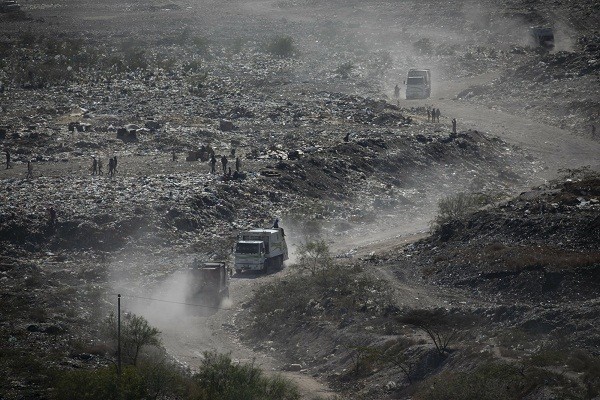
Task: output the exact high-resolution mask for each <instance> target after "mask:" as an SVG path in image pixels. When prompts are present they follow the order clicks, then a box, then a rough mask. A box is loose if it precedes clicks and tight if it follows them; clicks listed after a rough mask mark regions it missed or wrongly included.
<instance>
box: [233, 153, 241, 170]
mask: <svg viewBox="0 0 600 400" xmlns="http://www.w3.org/2000/svg"><path fill="white" fill-rule="evenodd" d="M240 168H242V160H240V156H237V157H236V158H235V170H236V171H237V172H240Z"/></svg>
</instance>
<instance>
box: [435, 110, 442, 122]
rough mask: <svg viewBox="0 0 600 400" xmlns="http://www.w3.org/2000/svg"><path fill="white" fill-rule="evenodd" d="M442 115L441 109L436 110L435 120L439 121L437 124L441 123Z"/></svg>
mask: <svg viewBox="0 0 600 400" xmlns="http://www.w3.org/2000/svg"><path fill="white" fill-rule="evenodd" d="M441 114H442V113H441V112H440V109H439V108H438V109H437V110H435V118H436V120H437V122H440V115H441Z"/></svg>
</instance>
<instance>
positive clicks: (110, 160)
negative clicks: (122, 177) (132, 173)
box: [108, 158, 115, 177]
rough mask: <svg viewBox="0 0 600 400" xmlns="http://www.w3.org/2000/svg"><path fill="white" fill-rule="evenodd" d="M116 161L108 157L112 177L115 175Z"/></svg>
mask: <svg viewBox="0 0 600 400" xmlns="http://www.w3.org/2000/svg"><path fill="white" fill-rule="evenodd" d="M114 164H115V163H114V161H113V159H112V158H109V159H108V175H110V176H111V177H112V176H113V174H114V172H115V165H114Z"/></svg>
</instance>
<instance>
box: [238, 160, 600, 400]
mask: <svg viewBox="0 0 600 400" xmlns="http://www.w3.org/2000/svg"><path fill="white" fill-rule="evenodd" d="M598 182H599V181H598V174H597V173H596V172H590V171H586V170H583V171H581V170H579V171H569V174H568V177H566V178H563V179H559V180H557V181H555V182H553V183H550V184H548V185H544V186H540V187H536V188H533V189H532V190H530V191H527V192H524V193H522V194H520V195H518V196H516V197H513V198H511V199H510V200H504V201H502V202H500V203H498V204H491V205H488V206H487V207H485V208H484V209H482V210H480V211H476V212H474V213H470V214H468V215H467V216H466V217H464V218H460V219H454V220H451V221H449V222H447V223H444V224H442V225H441V226H439V228H437V229H436V230H434V231H433V233H432V235H431V236H430V237H428V238H426V239H423V240H420V241H418V242H416V243H414V244H410V245H408V246H405V247H403V248H393V249H391V250H390V251H388V252H383V253H380V254H373V255H371V256H368V257H363V258H361V259H357V260H350V261H341V262H340V264H338V265H337V266H333V267H330V268H329V269H323V270H317V271H316V272H315V273H314V274H309V273H305V274H301V273H300V274H297V275H293V274H291V275H288V276H286V277H285V278H284V279H282V280H280V281H278V282H276V283H275V284H270V285H265V286H264V287H262V288H261V290H260V291H257V294H256V295H255V298H254V299H253V300H252V301H250V302H248V304H247V307H248V308H249V309H250V314H249V318H248V319H247V320H244V321H243V325H244V332H245V333H246V335H248V336H249V337H251V338H254V340H256V342H257V346H259V348H264V349H266V350H267V351H268V350H269V349H271V350H270V351H279V352H281V353H283V354H285V356H286V360H287V361H288V362H289V363H290V364H289V365H290V367H292V366H301V368H304V369H305V370H306V371H307V373H310V374H312V375H313V376H319V377H322V378H324V379H327V380H328V382H329V383H330V384H331V385H332V387H335V388H337V389H338V390H339V391H340V392H341V393H344V395H345V396H348V398H361V399H408V398H440V399H442V398H463V397H461V396H465V395H466V394H469V395H470V396H474V397H475V398H486V397H485V396H492V397H494V398H497V397H501V396H506V397H505V398H535V399H552V398H556V397H557V396H558V397H560V398H565V397H566V398H568V397H569V396H573V397H574V398H577V397H580V396H583V397H585V396H587V395H588V394H590V393H592V394H594V393H597V391H598V390H599V389H600V386H599V385H600V382H599V381H598V379H597V371H598V369H597V367H598V363H597V357H598V341H599V340H600V336H599V332H598V329H597V328H596V327H597V326H598V323H599V322H600V321H599V318H600V315H599V314H598V311H597V310H598V299H599V295H600V293H599V292H598V290H599V288H600V275H599V274H598V271H599V267H600V253H599V252H598V242H599V241H598V234H599V231H598V229H599V227H600V225H599V224H598V222H599V221H598V215H599V213H598V207H599V205H600V203H599V202H598V195H599V192H598ZM392 247H393V246H392ZM390 276H394V279H390ZM269 302H275V303H276V304H277V307H276V308H272V307H269V306H268V304H269ZM268 321H273V323H272V324H271V323H269V322H268ZM264 337H268V339H269V340H268V341H267V342H265V341H264ZM258 338H263V340H259V339H258ZM290 343H291V344H292V346H289V344H290Z"/></svg>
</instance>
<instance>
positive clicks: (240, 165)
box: [210, 153, 242, 176]
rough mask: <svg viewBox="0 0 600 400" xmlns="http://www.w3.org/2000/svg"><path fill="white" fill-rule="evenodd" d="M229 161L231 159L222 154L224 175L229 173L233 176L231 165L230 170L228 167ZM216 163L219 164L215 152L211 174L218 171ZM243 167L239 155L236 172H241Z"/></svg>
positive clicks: (211, 164) (211, 161) (211, 160)
mask: <svg viewBox="0 0 600 400" xmlns="http://www.w3.org/2000/svg"><path fill="white" fill-rule="evenodd" d="M234 154H235V153H234ZM228 163H229V160H228V159H227V157H226V156H225V155H223V156H221V166H222V167H223V175H227V174H229V176H232V175H231V167H229V170H228V169H227V164H228ZM216 165H217V158H216V157H215V154H214V153H213V154H212V156H211V158H210V173H211V174H214V173H216ZM241 168H242V160H241V159H240V157H239V156H238V157H236V158H235V172H237V173H239V172H240V169H241Z"/></svg>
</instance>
